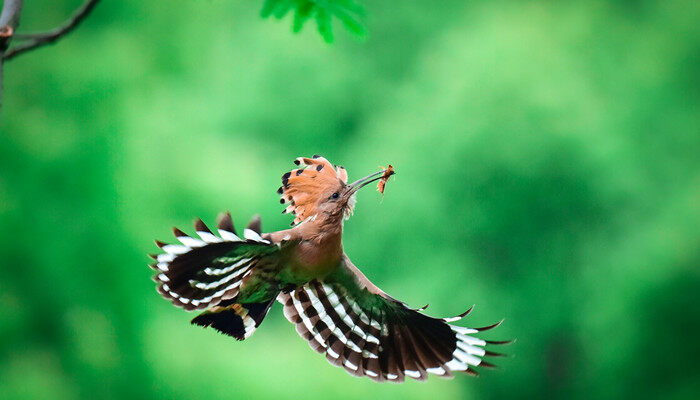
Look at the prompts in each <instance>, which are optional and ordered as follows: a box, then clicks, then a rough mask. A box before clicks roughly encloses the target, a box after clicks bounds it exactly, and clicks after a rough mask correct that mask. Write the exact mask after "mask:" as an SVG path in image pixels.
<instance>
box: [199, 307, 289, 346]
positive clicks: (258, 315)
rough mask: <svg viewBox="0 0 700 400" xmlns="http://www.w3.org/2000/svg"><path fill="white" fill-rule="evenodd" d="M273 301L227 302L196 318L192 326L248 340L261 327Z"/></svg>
mask: <svg viewBox="0 0 700 400" xmlns="http://www.w3.org/2000/svg"><path fill="white" fill-rule="evenodd" d="M274 301H275V297H274V296H273V297H272V300H270V301H268V302H262V303H246V304H240V303H236V301H235V299H232V300H225V301H222V302H221V303H219V305H218V306H216V307H213V308H211V309H209V310H207V311H205V312H203V313H201V314H199V315H198V316H197V317H195V318H194V319H193V320H192V324H194V325H199V326H203V327H205V328H206V327H210V326H211V327H212V328H214V329H216V330H217V331H219V332H221V333H223V334H225V335H229V336H232V337H234V338H236V339H237V340H244V339H248V338H249V337H250V335H252V334H253V333H254V332H255V330H256V329H257V328H258V326H260V324H261V323H262V321H263V319H264V318H265V316H266V315H267V312H268V311H269V310H270V307H271V306H272V303H273V302H274Z"/></svg>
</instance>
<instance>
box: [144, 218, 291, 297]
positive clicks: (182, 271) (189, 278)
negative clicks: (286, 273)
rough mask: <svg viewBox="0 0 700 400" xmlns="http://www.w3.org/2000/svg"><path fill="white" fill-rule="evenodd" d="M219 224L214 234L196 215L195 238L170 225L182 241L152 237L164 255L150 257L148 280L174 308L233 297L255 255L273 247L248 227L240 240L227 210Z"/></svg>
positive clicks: (249, 269)
mask: <svg viewBox="0 0 700 400" xmlns="http://www.w3.org/2000/svg"><path fill="white" fill-rule="evenodd" d="M218 227H219V229H218V233H219V236H217V235H215V234H214V233H212V231H211V230H210V229H209V228H208V227H207V226H206V225H205V224H204V222H202V220H201V219H198V220H196V221H195V231H196V233H197V236H199V238H196V237H193V236H189V235H187V234H186V233H184V232H183V231H181V230H179V229H177V228H173V233H174V234H175V237H176V239H177V240H178V241H179V242H180V243H181V244H166V243H163V242H160V241H156V245H158V247H160V248H161V249H162V250H163V252H164V253H162V254H158V255H152V256H151V257H152V258H153V259H155V260H156V262H155V263H153V264H151V268H153V269H154V270H156V271H157V273H156V275H155V276H154V277H153V280H154V281H156V283H158V287H157V290H158V292H159V293H160V294H161V295H162V296H163V297H165V298H166V299H168V300H170V301H171V302H172V303H173V304H175V305H176V306H178V307H182V308H184V309H186V310H188V311H190V310H201V309H206V308H209V307H213V306H215V305H217V304H219V302H221V301H222V300H228V299H232V298H234V297H236V295H238V290H239V287H240V285H241V284H242V283H243V281H244V280H245V279H246V278H247V277H248V275H249V274H250V273H251V272H252V270H253V268H254V266H255V265H256V263H257V262H258V260H259V259H260V257H262V256H264V255H267V254H270V253H272V252H274V251H277V249H278V248H277V246H275V245H271V244H270V242H269V241H267V240H264V239H263V238H262V237H261V236H260V235H259V234H258V233H255V232H253V231H250V232H253V233H255V234H254V235H253V234H251V233H250V232H249V231H248V230H246V235H245V236H244V237H243V238H240V237H239V236H238V235H237V234H236V231H235V229H234V227H233V221H232V220H231V215H230V214H229V213H226V214H222V215H221V216H220V217H219V223H218Z"/></svg>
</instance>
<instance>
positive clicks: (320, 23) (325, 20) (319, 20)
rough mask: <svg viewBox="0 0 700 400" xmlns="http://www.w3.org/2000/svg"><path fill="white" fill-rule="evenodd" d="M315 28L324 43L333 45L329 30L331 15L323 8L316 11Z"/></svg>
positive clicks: (330, 30)
mask: <svg viewBox="0 0 700 400" xmlns="http://www.w3.org/2000/svg"><path fill="white" fill-rule="evenodd" d="M315 17H316V26H317V27H318V33H320V34H321V36H322V37H323V40H325V41H326V43H333V29H332V28H331V15H330V14H329V13H328V12H327V11H326V10H324V9H323V8H317V9H316V16H315Z"/></svg>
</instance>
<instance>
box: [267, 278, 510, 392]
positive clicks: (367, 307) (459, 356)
mask: <svg viewBox="0 0 700 400" xmlns="http://www.w3.org/2000/svg"><path fill="white" fill-rule="evenodd" d="M347 286H348V283H347V281H346V282H345V283H340V282H334V281H332V280H329V279H327V280H326V281H317V280H314V281H311V282H309V283H308V284H306V285H304V286H303V287H300V288H297V289H296V290H294V291H292V292H289V293H281V294H280V295H279V297H278V301H280V302H281V303H282V304H283V305H284V315H285V316H286V317H287V319H288V320H289V321H290V322H292V323H294V324H295V325H296V329H297V332H298V333H299V335H301V336H302V337H303V338H304V339H306V340H307V341H308V342H309V345H310V346H311V348H312V349H314V350H315V351H317V352H319V353H325V356H326V359H327V360H328V361H329V362H330V363H331V364H333V365H336V366H339V367H343V368H345V370H346V371H347V372H349V373H350V374H352V375H355V376H368V377H370V378H372V379H373V380H375V381H380V382H384V381H388V382H403V381H404V380H405V377H406V376H408V377H411V378H413V379H417V380H425V379H427V377H428V374H435V375H439V376H443V377H452V376H453V372H465V373H468V374H471V375H478V373H477V372H476V370H475V369H474V368H475V367H477V366H481V367H493V365H491V364H489V363H488V362H486V361H484V360H483V359H482V357H484V356H500V355H501V354H498V353H494V352H490V351H487V350H485V348H484V347H485V346H486V345H487V344H505V343H508V342H488V341H486V340H483V339H479V338H476V337H474V336H472V334H475V333H478V332H481V331H485V330H488V329H491V328H495V327H496V326H498V325H499V324H500V322H499V323H497V324H494V325H491V326H487V327H484V328H476V329H474V328H465V327H460V326H456V325H451V324H449V322H454V321H456V320H458V319H461V318H462V317H464V316H466V315H467V314H468V313H469V311H471V309H469V310H468V311H467V312H465V313H464V314H462V315H459V316H457V317H454V318H442V319H440V318H433V317H430V316H427V315H425V314H423V313H421V312H420V310H413V309H410V308H408V307H406V306H405V305H404V304H403V303H401V302H399V301H397V300H394V299H392V298H390V297H389V296H386V295H382V294H373V293H371V292H369V291H367V290H366V289H359V288H358V287H351V288H348V287H347Z"/></svg>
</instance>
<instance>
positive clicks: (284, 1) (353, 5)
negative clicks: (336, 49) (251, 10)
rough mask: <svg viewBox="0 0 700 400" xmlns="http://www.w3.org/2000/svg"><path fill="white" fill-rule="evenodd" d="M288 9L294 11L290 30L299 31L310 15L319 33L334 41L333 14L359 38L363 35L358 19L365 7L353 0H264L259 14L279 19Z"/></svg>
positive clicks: (363, 30)
mask: <svg viewBox="0 0 700 400" xmlns="http://www.w3.org/2000/svg"><path fill="white" fill-rule="evenodd" d="M290 12H291V13H293V14H294V21H293V23H292V31H294V32H295V33H298V32H300V31H301V29H302V28H303V27H304V24H305V23H306V21H308V20H309V19H310V18H313V19H314V20H316V27H317V28H318V33H320V34H321V36H322V37H323V39H324V40H325V41H326V42H328V43H331V42H333V30H332V28H331V19H332V18H333V17H336V18H337V19H338V20H339V21H340V22H342V24H343V26H345V28H346V29H347V30H348V31H350V32H351V33H352V34H354V35H356V36H357V37H360V38H362V37H364V36H365V34H366V31H365V27H364V26H363V25H362V23H361V22H360V17H362V16H363V15H364V9H363V8H362V6H360V4H358V3H357V2H356V1H354V0H265V3H264V4H263V8H262V11H261V12H260V15H261V16H262V17H263V18H267V17H270V16H274V17H275V18H277V19H282V18H284V16H286V15H287V14H288V13H290Z"/></svg>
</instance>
